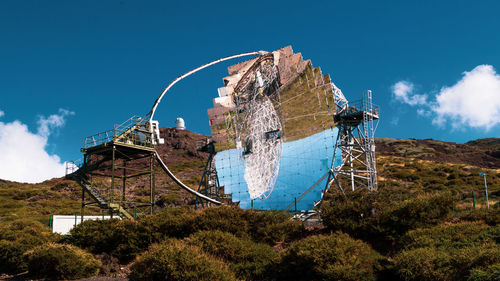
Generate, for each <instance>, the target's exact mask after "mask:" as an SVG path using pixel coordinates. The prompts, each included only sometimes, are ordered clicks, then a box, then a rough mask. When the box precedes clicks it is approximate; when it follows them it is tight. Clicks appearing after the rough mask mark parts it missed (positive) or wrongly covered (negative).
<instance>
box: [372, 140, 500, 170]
mask: <svg viewBox="0 0 500 281" xmlns="http://www.w3.org/2000/svg"><path fill="white" fill-rule="evenodd" d="M376 147H377V148H376V149H377V153H378V154H381V155H387V156H399V157H408V158H416V159H422V160H429V161H435V162H440V163H457V164H467V165H473V166H477V167H481V168H490V169H499V168H500V139H499V138H488V139H479V140H475V141H469V142H467V143H465V144H457V143H453V142H443V141H437V140H433V139H425V140H416V139H409V140H403V139H386V138H381V139H376Z"/></svg>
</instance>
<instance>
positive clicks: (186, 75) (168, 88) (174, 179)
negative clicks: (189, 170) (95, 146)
mask: <svg viewBox="0 0 500 281" xmlns="http://www.w3.org/2000/svg"><path fill="white" fill-rule="evenodd" d="M267 53H268V52H266V51H258V52H251V53H242V54H239V55H234V56H229V57H225V58H221V59H218V60H214V61H212V62H209V63H207V64H204V65H202V66H200V67H197V68H195V69H193V70H191V71H189V72H187V73H185V74H183V75H181V76H179V77H177V78H176V79H175V80H174V81H172V82H170V84H168V86H167V87H166V88H165V89H164V90H163V92H161V94H160V96H159V97H158V98H157V99H156V101H155V103H154V104H153V107H152V108H151V111H150V112H149V113H148V114H147V115H146V116H145V117H144V118H143V120H148V122H149V123H150V124H151V121H152V120H153V117H154V115H155V111H156V108H157V107H158V105H159V104H160V101H161V99H162V98H163V96H164V95H165V94H166V93H167V91H168V90H170V88H172V86H174V85H175V84H176V83H177V82H179V81H181V80H182V79H184V78H186V77H188V76H189V75H191V74H194V73H196V72H198V71H200V70H202V69H204V68H207V67H209V66H212V65H214V64H217V63H219V62H223V61H226V60H231V59H235V58H240V57H245V56H257V55H260V56H262V55H265V54H267ZM156 159H157V161H158V162H159V163H160V165H161V168H162V169H163V170H164V171H165V173H166V174H167V175H168V176H169V177H170V178H171V179H172V180H173V181H174V182H175V183H177V184H178V185H179V186H180V187H182V188H183V189H185V190H186V191H188V192H189V193H191V194H194V195H195V196H198V197H200V198H202V199H205V200H207V201H209V202H211V203H213V204H216V205H221V204H222V203H221V202H219V201H217V200H215V199H212V198H210V197H208V196H206V195H204V194H201V193H199V192H197V191H195V190H194V189H191V188H190V187H188V186H187V185H185V184H184V183H183V182H182V181H180V180H179V179H178V178H177V177H176V176H175V175H174V174H173V173H172V172H171V171H170V170H169V169H168V167H167V165H166V164H165V163H164V162H163V160H162V159H161V157H160V154H158V151H156Z"/></svg>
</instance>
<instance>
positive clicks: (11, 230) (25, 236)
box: [0, 220, 56, 274]
mask: <svg viewBox="0 0 500 281" xmlns="http://www.w3.org/2000/svg"><path fill="white" fill-rule="evenodd" d="M55 238H56V236H55V235H53V234H52V233H51V232H50V230H49V229H48V228H47V227H46V226H44V225H42V224H41V223H39V222H37V221H30V220H17V221H12V222H10V223H7V224H5V225H2V226H1V227H0V272H4V273H11V274H12V273H19V272H22V271H25V270H26V269H27V264H26V262H25V261H24V259H23V254H24V253H25V252H26V251H27V250H29V249H32V248H33V247H35V246H38V245H41V244H43V243H45V242H49V241H54V240H55Z"/></svg>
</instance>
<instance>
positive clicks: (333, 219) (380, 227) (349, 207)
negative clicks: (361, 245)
mask: <svg viewBox="0 0 500 281" xmlns="http://www.w3.org/2000/svg"><path fill="white" fill-rule="evenodd" d="M326 200H327V201H325V203H324V204H323V206H322V209H321V210H322V218H323V223H324V224H325V226H326V227H327V228H328V229H330V230H332V231H338V230H340V231H343V232H346V233H349V234H350V235H353V236H354V237H357V238H361V239H364V240H366V241H370V242H371V243H373V244H377V243H380V241H389V242H392V241H395V240H397V239H398V238H399V237H400V236H402V235H404V234H405V233H406V232H407V231H408V230H410V229H414V228H418V227H427V226H432V225H435V224H437V223H439V222H442V221H444V220H446V219H447V218H448V217H449V215H450V214H451V210H452V207H453V205H454V203H453V197H452V196H451V194H449V193H436V194H423V195H417V196H413V197H410V198H407V199H405V198H404V196H399V198H398V197H397V196H395V195H394V194H390V193H388V192H387V191H386V192H379V193H373V192H368V191H365V190H359V191H356V192H347V193H346V195H345V196H344V195H342V194H330V195H329V196H328V197H327V198H326Z"/></svg>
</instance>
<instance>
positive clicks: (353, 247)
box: [280, 232, 382, 280]
mask: <svg viewBox="0 0 500 281" xmlns="http://www.w3.org/2000/svg"><path fill="white" fill-rule="evenodd" d="M381 262H382V257H381V256H380V255H379V254H378V253H376V252H375V251H374V250H372V249H371V248H370V246H369V245H368V244H366V243H364V242H362V241H360V240H356V239H353V238H351V237H350V236H349V235H347V234H344V233H341V232H336V233H333V234H330V235H317V236H310V237H307V238H305V239H302V240H299V241H297V242H294V243H293V244H292V245H291V246H290V247H289V248H288V249H287V250H285V251H284V253H283V257H282V261H281V265H280V278H282V279H283V280H375V279H376V277H377V276H376V273H377V271H378V270H379V269H381Z"/></svg>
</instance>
